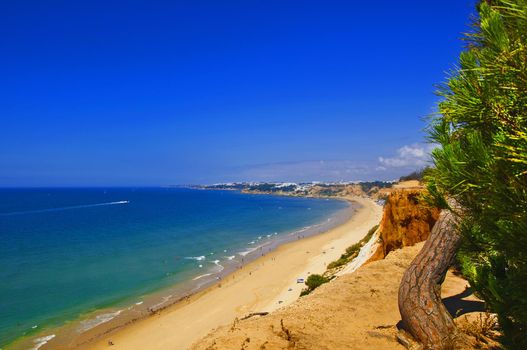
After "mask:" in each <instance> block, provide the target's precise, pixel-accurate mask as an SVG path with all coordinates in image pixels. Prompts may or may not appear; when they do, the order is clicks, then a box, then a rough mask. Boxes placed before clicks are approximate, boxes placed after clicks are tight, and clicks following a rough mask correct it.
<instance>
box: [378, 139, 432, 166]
mask: <svg viewBox="0 0 527 350" xmlns="http://www.w3.org/2000/svg"><path fill="white" fill-rule="evenodd" d="M434 148H435V146H434V145H431V144H417V143H416V144H412V145H406V146H403V147H401V148H399V149H398V150H397V152H396V153H397V155H396V156H395V157H387V158H385V157H379V163H380V164H381V167H384V168H420V167H423V166H425V165H427V164H429V163H430V152H432V150H433V149H434Z"/></svg>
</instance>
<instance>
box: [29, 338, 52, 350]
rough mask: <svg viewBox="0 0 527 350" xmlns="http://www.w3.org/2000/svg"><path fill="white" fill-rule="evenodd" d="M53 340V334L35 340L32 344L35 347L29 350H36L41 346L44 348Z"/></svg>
mask: <svg viewBox="0 0 527 350" xmlns="http://www.w3.org/2000/svg"><path fill="white" fill-rule="evenodd" d="M53 338H55V334H51V335H47V336H45V337H41V338H37V339H35V340H34V341H33V342H34V343H35V346H34V347H32V348H31V350H38V349H40V348H41V347H42V346H44V345H45V344H46V343H47V342H48V341H50V340H51V339H53Z"/></svg>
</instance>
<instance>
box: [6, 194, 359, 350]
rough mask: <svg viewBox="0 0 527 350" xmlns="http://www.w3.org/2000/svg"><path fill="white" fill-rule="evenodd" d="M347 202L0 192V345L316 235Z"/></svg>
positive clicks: (90, 322)
mask: <svg viewBox="0 0 527 350" xmlns="http://www.w3.org/2000/svg"><path fill="white" fill-rule="evenodd" d="M348 208H349V204H348V203H347V202H344V201H341V200H326V199H315V198H296V197H279V196H271V195H249V194H242V193H239V192H236V191H208V190H195V189H186V188H108V189H103V188H84V189H77V188H61V189H56V188H55V189H43V188H42V189H40V188H39V189H0V348H4V347H5V346H6V345H7V344H9V343H11V342H13V341H15V340H16V339H19V338H27V337H31V336H37V335H38V336H39V338H38V339H36V340H34V339H32V344H34V346H33V348H34V349H37V348H38V347H39V346H41V345H43V344H44V343H45V342H46V341H48V340H50V339H51V337H52V336H53V334H54V333H53V329H54V328H55V327H60V326H63V325H64V324H66V323H67V322H70V321H74V320H81V321H78V322H77V325H76V327H77V328H80V330H78V331H83V330H88V329H90V328H93V327H95V326H97V325H100V324H101V323H104V322H106V321H108V320H110V319H112V318H113V317H115V316H117V315H119V314H120V313H121V312H122V310H123V309H122V308H119V307H118V306H122V307H123V308H124V307H125V306H126V305H141V304H142V303H143V301H144V300H146V299H147V298H146V296H148V295H151V294H153V293H156V292H159V291H162V290H164V289H166V288H170V287H173V286H182V285H185V283H187V284H188V285H191V282H194V284H193V285H192V287H193V288H194V289H195V288H197V287H200V286H202V285H206V284H207V283H212V281H213V280H212V277H214V275H215V274H218V273H221V272H225V270H224V269H226V267H231V268H233V266H234V265H235V264H239V263H240V262H241V261H242V260H243V259H245V260H248V259H250V257H251V254H252V253H259V252H263V249H264V248H263V247H265V249H266V250H267V251H268V250H269V249H271V248H272V247H274V246H276V245H277V244H280V243H282V242H285V241H287V240H292V239H293V237H297V236H299V235H300V233H302V235H303V234H304V233H305V232H308V231H309V232H315V231H316V230H312V229H313V228H316V227H320V229H319V230H318V231H323V229H322V227H323V224H326V225H327V224H328V222H329V221H331V220H333V221H335V220H336V219H335V218H337V217H338V215H341V214H342V213H343V212H344V211H346V210H347V209H348ZM339 213H340V214H339ZM262 254H263V253H262ZM255 257H256V254H253V258H255ZM200 281H203V282H202V283H201V282H200ZM198 282H200V283H201V284H197V283H198ZM182 290H183V289H182ZM171 296H172V295H171ZM151 306H152V305H150V306H149V307H151ZM103 309H111V310H112V312H106V313H103V314H97V310H103ZM87 315H88V316H87ZM43 330H44V331H43Z"/></svg>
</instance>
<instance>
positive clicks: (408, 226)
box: [368, 188, 440, 261]
mask: <svg viewBox="0 0 527 350" xmlns="http://www.w3.org/2000/svg"><path fill="white" fill-rule="evenodd" d="M422 192H423V189H419V188H406V189H396V190H393V191H392V192H391V193H390V195H389V196H388V198H387V200H386V204H385V206H384V213H383V218H382V220H381V223H380V226H379V238H380V244H379V246H378V248H377V250H376V251H375V253H374V254H373V255H372V257H371V258H370V259H369V260H368V261H375V260H380V259H384V257H386V255H388V253H390V252H391V251H393V250H395V249H399V248H402V247H406V246H412V245H414V244H416V243H419V242H422V241H424V240H426V239H427V238H428V236H429V235H430V231H431V230H432V227H433V226H434V224H435V222H436V221H437V219H438V218H439V212H440V210H439V209H437V208H429V207H428V206H426V204H424V203H421V200H420V196H421V194H422Z"/></svg>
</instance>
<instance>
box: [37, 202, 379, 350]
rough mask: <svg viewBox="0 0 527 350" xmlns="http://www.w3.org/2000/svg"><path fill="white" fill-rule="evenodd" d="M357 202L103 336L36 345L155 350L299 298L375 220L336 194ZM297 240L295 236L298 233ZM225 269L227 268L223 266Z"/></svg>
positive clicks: (374, 210) (374, 209) (366, 207)
mask: <svg viewBox="0 0 527 350" xmlns="http://www.w3.org/2000/svg"><path fill="white" fill-rule="evenodd" d="M340 199H344V200H348V201H353V202H355V203H358V204H359V208H355V209H353V207H352V210H353V211H354V213H353V215H352V216H351V218H348V220H347V221H346V222H344V223H341V224H340V225H338V226H336V227H333V228H331V229H329V230H327V231H325V232H323V233H321V234H316V233H314V234H313V235H311V236H309V237H305V238H303V239H298V240H293V241H290V242H288V243H279V245H278V247H276V249H274V250H271V251H270V252H268V253H267V254H264V255H263V256H255V257H254V259H255V260H253V261H251V262H248V263H247V264H245V265H243V267H241V268H239V269H238V268H235V269H233V270H232V271H225V274H226V275H225V276H223V277H221V280H219V281H218V280H213V281H212V282H211V283H210V285H207V286H206V287H205V288H204V289H203V290H201V291H198V292H196V293H194V294H191V295H190V296H188V297H184V298H181V300H178V301H177V302H174V303H172V304H170V305H168V306H166V307H161V308H159V309H158V310H157V311H156V312H154V313H153V314H152V315H150V316H146V317H140V318H137V319H134V320H131V321H130V322H128V323H126V324H125V325H124V326H122V325H121V326H114V327H112V321H110V322H108V324H107V326H108V327H107V328H108V330H107V332H106V333H104V334H103V335H97V336H94V335H90V334H88V333H86V334H82V335H80V336H79V338H78V340H77V341H76V342H75V344H72V343H71V342H64V341H63V340H62V341H61V340H60V339H58V338H57V339H52V340H51V341H50V342H49V343H48V344H46V345H45V346H43V347H42V348H41V349H43V350H48V349H58V348H60V349H64V348H73V347H75V348H78V349H95V350H98V349H107V348H108V344H109V343H108V342H109V341H110V340H111V342H112V343H113V346H112V349H145V348H152V347H155V348H156V349H174V348H178V349H179V348H188V347H189V346H190V345H191V344H192V343H193V342H195V341H197V340H198V339H200V338H202V337H203V336H205V335H206V334H207V333H209V332H210V331H211V330H213V329H214V328H216V327H218V326H221V325H225V324H229V323H231V322H233V320H234V319H235V318H237V317H238V318H241V317H244V316H246V315H248V314H250V313H252V312H272V311H274V310H276V309H278V308H281V307H283V306H285V305H289V304H291V303H292V302H294V301H295V300H296V299H298V296H299V294H300V291H301V290H302V288H304V284H303V283H296V279H297V278H307V276H308V275H309V274H310V273H322V272H324V271H325V269H326V265H327V264H328V263H329V262H331V261H333V260H336V259H337V258H338V257H339V256H340V255H341V253H342V252H343V251H344V250H345V249H346V248H347V247H348V246H349V245H351V244H353V243H355V242H357V241H359V240H360V239H361V238H362V237H363V236H364V235H365V234H366V232H367V231H368V230H369V229H370V228H371V227H372V226H374V225H375V224H377V223H378V222H379V220H380V217H381V213H382V208H381V207H380V206H378V205H377V204H375V203H374V202H373V201H372V200H370V199H367V198H362V197H346V198H340ZM299 238H300V237H299ZM225 270H227V269H225Z"/></svg>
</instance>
